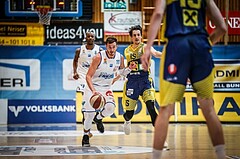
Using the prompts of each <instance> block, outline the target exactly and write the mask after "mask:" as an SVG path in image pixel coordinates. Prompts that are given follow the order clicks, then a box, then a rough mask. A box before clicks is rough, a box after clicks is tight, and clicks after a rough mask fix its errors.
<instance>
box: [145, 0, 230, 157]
mask: <svg viewBox="0 0 240 159" xmlns="http://www.w3.org/2000/svg"><path fill="white" fill-rule="evenodd" d="M164 13H165V15H166V18H165V19H164V20H165V21H164V25H166V30H165V37H166V38H167V39H168V40H167V43H166V45H165V48H164V50H165V51H164V52H163V55H162V60H161V66H160V92H161V93H160V111H159V115H158V117H157V120H156V123H155V133H154V143H153V153H152V159H160V158H161V156H162V150H163V145H164V141H165V140H166V137H167V131H168V124H169V118H170V116H171V115H172V114H173V111H174V103H175V102H180V101H181V100H182V98H183V94H184V91H185V87H186V83H187V79H188V78H189V79H190V81H191V83H192V85H193V90H194V91H195V93H196V94H197V100H198V102H199V107H200V108H201V110H202V113H203V115H204V117H205V119H206V123H207V127H208V131H209V135H210V137H211V141H212V144H213V146H214V148H215V152H216V157H217V159H225V143H224V136H223V130H222V125H221V123H220V121H219V119H218V116H217V115H216V112H215V110H214V101H213V88H214V86H213V80H214V63H213V59H212V55H211V51H212V46H211V45H212V44H215V43H216V42H217V41H218V40H219V39H220V38H221V37H222V36H223V35H224V33H225V32H226V25H225V23H224V20H223V17H222V15H221V13H220V11H219V9H218V8H217V6H216V5H215V3H214V1H213V0H195V1H193V0H178V1H173V0H156V5H155V10H154V12H153V15H152V17H151V21H150V27H149V30H148V36H147V38H148V42H147V46H146V48H145V49H146V52H145V54H144V55H143V56H142V58H141V60H142V65H143V68H144V69H145V70H147V69H148V67H149V58H150V50H151V46H152V44H153V41H154V39H155V37H156V35H157V31H158V29H159V28H160V27H161V21H162V18H163V15H164ZM206 15H207V16H208V17H209V19H210V20H211V21H212V22H213V23H214V25H215V26H216V28H215V30H214V31H213V32H212V33H211V34H210V36H209V35H208V33H207V31H206V29H205V28H206V24H205V23H206Z"/></svg>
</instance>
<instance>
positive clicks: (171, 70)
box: [168, 64, 177, 75]
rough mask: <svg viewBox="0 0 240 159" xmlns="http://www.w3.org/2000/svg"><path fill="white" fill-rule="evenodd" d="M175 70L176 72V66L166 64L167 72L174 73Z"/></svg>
mask: <svg viewBox="0 0 240 159" xmlns="http://www.w3.org/2000/svg"><path fill="white" fill-rule="evenodd" d="M176 72H177V67H176V65H174V64H170V65H169V66H168V73H169V74H170V75H174V74H175V73H176Z"/></svg>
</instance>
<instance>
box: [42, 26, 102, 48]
mask: <svg viewBox="0 0 240 159" xmlns="http://www.w3.org/2000/svg"><path fill="white" fill-rule="evenodd" d="M88 31H91V32H93V33H95V43H96V44H103V41H104V30H103V24H102V23H71V25H69V24H51V25H49V26H45V42H44V45H81V44H83V43H84V42H85V39H84V38H85V37H86V32H88Z"/></svg>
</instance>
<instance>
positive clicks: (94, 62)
mask: <svg viewBox="0 0 240 159" xmlns="http://www.w3.org/2000/svg"><path fill="white" fill-rule="evenodd" d="M100 62H101V55H100V53H98V54H97V55H96V56H94V57H93V60H92V63H91V65H90V67H89V69H88V72H87V75H86V81H87V85H88V87H89V88H90V90H91V91H92V92H93V94H96V89H95V88H94V86H93V83H92V77H93V75H94V73H95V72H96V70H97V67H98V65H99V64H100Z"/></svg>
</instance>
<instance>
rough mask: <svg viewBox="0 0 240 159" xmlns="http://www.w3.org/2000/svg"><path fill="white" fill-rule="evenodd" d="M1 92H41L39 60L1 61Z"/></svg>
mask: <svg viewBox="0 0 240 159" xmlns="http://www.w3.org/2000/svg"><path fill="white" fill-rule="evenodd" d="M0 72H1V77H0V90H39V89H40V61H39V60H38V59H11V60H10V59H9V60H8V59H4V60H0Z"/></svg>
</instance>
